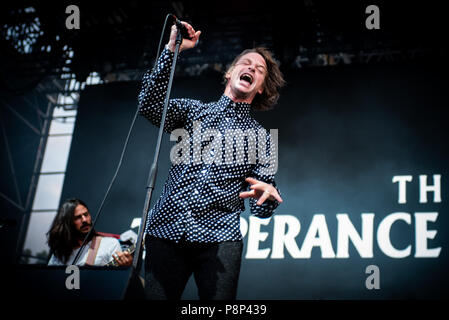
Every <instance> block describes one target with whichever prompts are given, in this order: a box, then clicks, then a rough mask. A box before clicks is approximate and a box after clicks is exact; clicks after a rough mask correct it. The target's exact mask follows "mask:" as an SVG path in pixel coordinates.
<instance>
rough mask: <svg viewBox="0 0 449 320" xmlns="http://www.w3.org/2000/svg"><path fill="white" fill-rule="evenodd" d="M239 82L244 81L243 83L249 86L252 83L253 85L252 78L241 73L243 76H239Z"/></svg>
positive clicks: (247, 74)
mask: <svg viewBox="0 0 449 320" xmlns="http://www.w3.org/2000/svg"><path fill="white" fill-rule="evenodd" d="M240 80H241V81H245V82H247V83H249V84H252V83H253V76H252V75H250V74H249V73H243V74H242V75H241V76H240Z"/></svg>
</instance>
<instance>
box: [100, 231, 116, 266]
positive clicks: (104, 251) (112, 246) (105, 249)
mask: <svg viewBox="0 0 449 320" xmlns="http://www.w3.org/2000/svg"><path fill="white" fill-rule="evenodd" d="M117 251H122V248H121V246H120V242H119V241H118V240H117V239H115V238H112V237H104V238H103V239H102V240H101V243H100V248H99V249H98V253H97V257H96V259H95V265H100V266H103V265H106V264H107V263H109V262H111V261H112V260H114V258H113V257H112V255H113V254H114V253H115V252H117Z"/></svg>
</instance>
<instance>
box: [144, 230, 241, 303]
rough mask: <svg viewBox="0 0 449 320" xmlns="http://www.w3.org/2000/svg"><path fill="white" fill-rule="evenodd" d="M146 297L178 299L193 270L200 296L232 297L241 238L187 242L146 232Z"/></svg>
mask: <svg viewBox="0 0 449 320" xmlns="http://www.w3.org/2000/svg"><path fill="white" fill-rule="evenodd" d="M145 249H146V256H145V291H146V296H147V299H153V300H154V299H158V300H160V299H163V300H179V299H181V296H182V293H183V291H184V288H185V286H186V284H187V281H188V280H189V278H190V276H191V275H192V274H193V276H194V278H195V282H196V285H197V287H198V295H199V298H200V299H201V300H235V297H236V293H237V283H238V278H239V273H240V264H241V260H242V251H243V242H242V241H225V242H221V243H190V242H186V241H181V242H179V243H175V242H174V241H170V240H165V239H159V238H155V237H152V236H148V235H147V236H146V240H145Z"/></svg>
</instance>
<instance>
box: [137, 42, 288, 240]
mask: <svg viewBox="0 0 449 320" xmlns="http://www.w3.org/2000/svg"><path fill="white" fill-rule="evenodd" d="M173 58H174V53H172V52H171V51H170V50H168V49H167V48H165V49H164V51H163V52H162V54H161V56H160V57H159V60H158V63H157V65H156V67H155V69H154V70H153V71H152V72H150V71H148V72H147V73H146V74H145V75H144V77H143V83H142V90H141V92H140V94H139V103H140V109H139V112H140V114H141V115H143V116H145V117H146V118H147V119H148V120H149V121H150V122H151V123H153V124H154V125H156V126H158V127H159V126H160V124H161V118H162V110H163V106H164V100H165V95H166V92H167V86H168V80H169V74H170V67H171V65H172V62H173ZM250 108H251V106H250V105H249V104H247V103H235V102H233V101H232V100H231V99H230V98H229V97H227V96H226V95H222V96H221V98H220V99H219V100H218V101H217V102H212V103H203V102H201V101H198V100H192V99H171V100H170V103H169V106H168V110H167V116H166V120H165V125H164V131H165V132H167V133H171V134H172V136H173V134H174V132H178V131H179V130H180V128H182V129H181V131H179V132H183V135H178V136H175V138H176V137H177V140H178V143H177V144H176V145H175V147H176V148H177V149H172V152H173V155H171V159H172V166H171V168H170V171H169V174H168V178H167V181H166V183H165V185H164V187H163V190H162V194H161V196H160V198H159V199H158V201H157V202H156V204H155V205H154V207H153V208H152V209H151V210H150V211H149V213H148V214H149V216H148V219H147V225H146V227H145V232H146V233H147V234H150V235H152V236H155V237H158V238H164V239H169V240H173V241H175V242H179V241H180V240H181V238H184V239H185V240H186V241H188V242H202V243H214V242H222V241H235V240H241V239H242V235H241V232H240V213H241V212H243V211H244V210H245V206H244V199H242V198H240V197H239V194H240V192H242V191H247V190H249V189H248V187H249V184H248V183H247V182H246V181H245V178H247V177H253V178H255V179H257V180H260V181H264V182H266V183H270V184H272V185H273V186H274V187H276V184H275V181H274V173H275V170H276V169H277V166H273V163H274V161H276V159H275V157H276V156H277V153H276V152H274V151H273V150H275V149H273V148H274V147H275V144H274V142H273V140H272V137H271V135H270V134H269V133H268V131H267V130H265V129H263V127H262V126H261V125H260V124H259V123H258V122H257V121H256V120H255V119H254V118H252V117H251V115H250ZM261 132H263V133H264V135H258V134H260V133H261ZM207 133H209V134H207ZM210 133H212V134H210ZM228 137H232V139H228ZM251 141H253V142H256V145H257V146H259V145H262V146H263V147H265V151H266V152H265V153H264V152H261V151H260V150H257V151H256V152H252V151H253V149H252V148H254V146H255V144H254V143H251ZM259 142H260V143H259ZM182 146H183V147H184V148H182ZM175 147H174V148H175ZM270 148H271V149H270ZM262 150H263V149H262ZM270 150H271V152H270ZM249 151H250V152H249ZM181 154H182V155H183V156H181V157H178V158H176V157H177V156H179V155H181ZM251 155H256V158H255V161H251V160H254V159H253V158H252V157H251ZM172 156H173V157H175V158H176V159H178V160H179V159H183V160H184V161H174V160H173V157H172ZM262 156H264V157H265V159H268V160H266V161H261V160H260V159H262ZM273 167H276V168H273ZM256 202H257V200H255V199H253V198H249V204H250V210H251V213H252V214H253V215H255V216H257V217H260V218H267V217H270V216H271V215H272V214H273V213H274V210H275V209H276V207H277V206H278V205H279V203H278V202H277V201H276V200H266V201H265V202H264V203H263V204H262V205H260V206H259V205H257V204H256Z"/></svg>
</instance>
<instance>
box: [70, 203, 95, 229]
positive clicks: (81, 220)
mask: <svg viewBox="0 0 449 320" xmlns="http://www.w3.org/2000/svg"><path fill="white" fill-rule="evenodd" d="M73 226H74V227H75V229H76V230H77V231H79V232H81V233H88V232H89V231H90V228H91V227H92V218H91V216H90V213H89V210H87V208H86V207H85V206H83V205H82V204H79V205H77V206H76V208H75V212H74V213H73Z"/></svg>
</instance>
